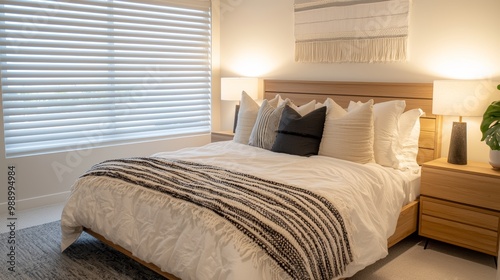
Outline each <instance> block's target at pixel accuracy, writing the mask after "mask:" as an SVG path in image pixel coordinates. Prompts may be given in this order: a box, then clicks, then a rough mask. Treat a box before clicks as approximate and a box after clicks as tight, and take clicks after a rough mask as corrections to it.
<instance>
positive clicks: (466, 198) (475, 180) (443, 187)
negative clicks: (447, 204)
mask: <svg viewBox="0 0 500 280" xmlns="http://www.w3.org/2000/svg"><path fill="white" fill-rule="evenodd" d="M498 182H499V181H498V178H493V177H489V176H481V175H475V174H468V173H465V172H455V171H449V170H441V169H435V168H430V167H426V166H425V165H424V167H423V168H422V179H421V194H422V195H427V196H432V197H436V198H442V199H446V200H450V201H455V202H459V203H464V204H468V205H473V206H480V207H483V208H489V209H492V210H500V185H499V184H498Z"/></svg>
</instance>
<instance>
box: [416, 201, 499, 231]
mask: <svg viewBox="0 0 500 280" xmlns="http://www.w3.org/2000/svg"><path fill="white" fill-rule="evenodd" d="M420 203H421V208H420V209H421V211H422V215H428V216H433V217H437V218H442V219H446V220H450V221H455V222H459V223H463V224H467V225H471V226H475V227H481V228H484V229H488V230H492V231H495V232H496V231H498V222H499V219H500V218H499V214H498V213H497V212H492V211H487V210H483V209H478V208H473V207H468V206H465V205H461V204H457V203H452V202H447V201H442V200H437V199H432V198H428V197H423V196H422V197H421V198H420Z"/></svg>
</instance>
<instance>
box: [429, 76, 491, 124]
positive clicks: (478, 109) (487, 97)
mask: <svg viewBox="0 0 500 280" xmlns="http://www.w3.org/2000/svg"><path fill="white" fill-rule="evenodd" d="M495 85H496V83H493V82H492V81H486V80H440V81H434V90H433V101H432V113H433V114H434V115H444V116H461V117H479V116H482V115H483V114H484V111H485V110H486V108H487V107H488V105H490V104H491V102H493V101H495V100H497V99H498V96H495Z"/></svg>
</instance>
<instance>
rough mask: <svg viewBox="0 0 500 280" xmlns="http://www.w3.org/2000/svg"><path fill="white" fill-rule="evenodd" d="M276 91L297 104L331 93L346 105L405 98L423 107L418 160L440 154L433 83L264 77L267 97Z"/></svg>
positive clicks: (408, 106) (411, 104)
mask: <svg viewBox="0 0 500 280" xmlns="http://www.w3.org/2000/svg"><path fill="white" fill-rule="evenodd" d="M276 94H280V95H281V97H282V98H289V99H290V100H292V101H293V102H294V103H295V104H297V105H302V104H305V103H307V102H309V101H311V100H316V101H318V102H323V101H324V100H325V99H326V98H328V97H330V98H332V99H333V100H335V102H336V103H337V104H339V105H340V106H342V107H345V108H347V106H348V105H349V101H351V100H353V101H362V102H366V101H368V100H370V99H373V101H374V102H375V103H377V102H384V101H388V100H394V99H399V100H405V101H406V110H410V109H414V108H421V109H422V110H423V111H424V112H425V115H424V116H422V117H421V118H420V140H419V153H418V158H417V161H418V163H419V164H422V163H424V162H426V161H429V160H432V159H435V158H438V157H440V155H441V117H438V116H435V115H432V83H375V82H322V81H295V80H264V98H266V99H271V98H273V97H274V96H275V95H276Z"/></svg>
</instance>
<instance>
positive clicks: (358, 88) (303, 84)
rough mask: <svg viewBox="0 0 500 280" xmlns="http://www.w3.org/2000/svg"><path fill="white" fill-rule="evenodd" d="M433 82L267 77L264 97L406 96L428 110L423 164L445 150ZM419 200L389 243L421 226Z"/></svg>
mask: <svg viewBox="0 0 500 280" xmlns="http://www.w3.org/2000/svg"><path fill="white" fill-rule="evenodd" d="M432 87H433V86H432V83H373V82H323V81H295V80H264V98H265V99H271V98H273V97H274V96H275V95H276V94H280V95H281V97H282V98H290V99H291V100H292V101H293V102H294V103H295V104H296V105H302V104H305V103H307V102H309V101H311V100H316V101H318V102H323V101H324V100H325V99H326V98H328V97H330V98H332V99H334V100H335V102H336V103H338V104H339V105H341V106H343V107H347V105H348V104H349V101H351V100H353V101H362V102H366V101H368V100H370V99H373V100H374V101H375V103H377V102H383V101H388V100H394V99H399V100H405V101H406V109H407V110H409V109H414V108H421V109H422V110H423V111H424V112H425V113H426V114H425V115H424V116H422V117H421V118H420V125H421V128H420V139H419V153H418V158H417V161H418V162H419V164H422V163H424V162H426V161H429V160H432V159H435V158H438V157H439V156H440V154H441V151H440V147H441V135H440V132H441V118H440V117H438V116H435V115H432ZM417 222H418V200H415V201H413V202H411V203H409V204H407V205H405V206H404V207H403V208H402V209H401V213H400V215H399V219H398V223H397V226H396V231H395V233H394V234H393V235H392V236H391V237H390V238H389V239H388V240H387V244H388V246H389V247H391V246H393V245H394V244H396V243H398V242H399V241H401V240H402V239H404V238H405V237H407V236H409V235H410V234H412V233H414V232H415V231H416V230H417ZM84 231H86V232H87V233H89V234H90V235H92V236H94V237H95V238H97V239H99V240H101V241H102V242H103V243H105V244H107V245H109V246H111V247H112V248H114V249H116V250H118V251H120V252H122V253H123V254H125V255H126V256H128V257H130V258H132V259H134V260H135V261H137V262H139V263H141V264H142V265H144V266H146V267H148V268H150V269H151V270H153V271H155V272H157V273H158V274H160V275H162V276H164V277H166V278H168V279H170V280H180V278H178V277H176V276H174V275H172V274H169V273H167V272H164V271H161V269H160V268H159V267H158V266H156V265H154V264H151V263H147V262H144V261H142V260H141V259H138V258H137V257H135V256H133V255H132V253H130V252H129V251H128V250H126V249H124V248H123V247H121V246H119V245H117V244H114V243H112V242H110V241H109V240H107V239H106V238H105V237H103V236H102V235H100V234H98V233H96V232H93V231H92V230H90V229H88V228H84Z"/></svg>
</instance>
